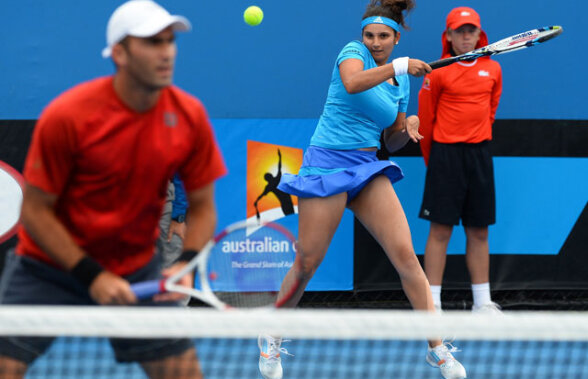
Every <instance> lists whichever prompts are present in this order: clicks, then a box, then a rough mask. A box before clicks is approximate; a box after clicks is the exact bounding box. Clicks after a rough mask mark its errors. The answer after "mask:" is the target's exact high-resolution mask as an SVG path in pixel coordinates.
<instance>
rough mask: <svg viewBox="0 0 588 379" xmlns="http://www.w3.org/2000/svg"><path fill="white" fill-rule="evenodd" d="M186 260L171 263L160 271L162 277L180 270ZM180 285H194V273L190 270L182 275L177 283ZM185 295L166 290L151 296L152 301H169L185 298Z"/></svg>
mask: <svg viewBox="0 0 588 379" xmlns="http://www.w3.org/2000/svg"><path fill="white" fill-rule="evenodd" d="M186 264H187V262H177V263H174V264H173V265H171V266H170V267H168V268H166V269H165V270H163V271H162V272H161V274H162V275H163V277H165V278H169V277H170V276H172V275H174V274H175V273H176V272H178V271H180V270H181V269H182V268H184V266H185V265H186ZM177 284H178V285H180V286H183V287H188V288H192V287H194V273H193V272H192V271H190V272H189V273H187V274H186V275H184V276H183V277H182V278H181V279H180V280H179V281H178V283H177ZM186 296H187V295H184V294H181V293H177V292H168V293H162V294H159V295H155V296H153V301H158V302H159V301H170V302H177V301H183V300H185V299H186Z"/></svg>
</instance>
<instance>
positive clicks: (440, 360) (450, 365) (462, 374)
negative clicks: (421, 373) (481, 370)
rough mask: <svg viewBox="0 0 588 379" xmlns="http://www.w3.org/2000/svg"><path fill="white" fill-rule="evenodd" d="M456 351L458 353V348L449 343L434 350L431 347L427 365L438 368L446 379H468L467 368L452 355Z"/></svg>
mask: <svg viewBox="0 0 588 379" xmlns="http://www.w3.org/2000/svg"><path fill="white" fill-rule="evenodd" d="M448 346H449V347H450V348H448ZM456 351H458V350H457V348H456V347H454V346H453V345H451V344H450V343H448V342H444V343H442V344H441V345H439V346H435V347H434V348H431V347H429V348H428V349H427V358H426V359H427V363H428V364H430V365H431V366H433V367H438V368H439V369H440V370H441V375H443V377H444V378H445V379H464V378H466V377H467V376H466V370H465V368H464V367H463V366H462V364H461V363H459V362H458V360H457V359H455V358H454V357H453V355H452V354H451V353H453V352H456Z"/></svg>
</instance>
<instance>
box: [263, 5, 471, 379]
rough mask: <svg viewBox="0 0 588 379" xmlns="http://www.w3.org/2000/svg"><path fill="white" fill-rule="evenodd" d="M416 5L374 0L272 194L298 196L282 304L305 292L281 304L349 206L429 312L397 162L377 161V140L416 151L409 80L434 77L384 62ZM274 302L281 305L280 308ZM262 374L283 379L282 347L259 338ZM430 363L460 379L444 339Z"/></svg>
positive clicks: (415, 301) (433, 347) (418, 66)
mask: <svg viewBox="0 0 588 379" xmlns="http://www.w3.org/2000/svg"><path fill="white" fill-rule="evenodd" d="M413 7H414V1H413V0H372V1H371V3H370V4H369V5H368V7H367V10H366V12H365V14H364V16H363V21H362V23H361V28H362V41H361V42H360V41H352V42H350V43H348V44H347V45H346V46H345V47H344V48H343V50H342V51H341V52H340V53H339V56H338V57H337V60H336V64H335V68H334V70H333V74H332V78H331V85H330V88H329V92H328V96H327V101H326V104H325V107H324V110H323V113H322V115H321V117H320V119H319V122H318V125H317V127H316V130H315V132H314V135H313V136H312V138H311V140H310V146H309V147H308V148H307V150H306V151H305V154H304V159H303V163H302V167H301V168H300V171H299V174H298V175H289V174H283V176H282V180H281V182H280V184H279V186H278V188H279V189H280V190H282V191H284V192H286V193H290V194H292V195H296V196H298V197H299V200H298V201H299V202H298V211H299V236H298V237H299V245H298V251H299V252H300V254H298V255H297V258H296V262H295V264H294V265H293V267H292V268H291V269H290V271H289V272H288V274H287V275H286V277H285V279H284V282H283V283H282V289H281V292H280V296H285V295H286V294H288V293H289V288H291V287H292V285H293V283H297V282H300V283H302V285H301V286H300V287H299V289H298V290H297V293H296V294H295V295H294V296H293V297H292V298H291V299H289V300H287V301H286V302H285V305H287V306H291V307H294V306H296V304H297V303H298V301H299V300H300V298H301V297H302V294H303V292H304V288H305V286H306V284H307V283H308V281H309V280H310V279H311V278H312V276H313V274H314V273H315V271H316V269H317V268H318V266H319V265H320V263H321V261H322V260H323V258H324V256H325V254H326V252H327V248H328V246H329V243H330V241H331V239H332V237H333V235H334V233H335V230H336V229H337V227H338V225H339V222H340V220H341V217H342V215H343V211H344V210H345V207H347V208H349V209H351V210H352V211H353V212H354V214H355V216H356V217H357V218H358V219H359V220H360V221H361V222H362V224H363V225H364V226H365V227H366V228H367V230H369V232H370V233H371V234H372V236H373V237H374V238H375V239H376V240H377V241H378V242H379V243H380V245H381V246H382V248H383V249H384V251H385V252H386V254H387V256H388V258H389V259H390V261H391V262H392V264H393V265H394V267H395V269H396V270H397V271H398V274H399V275H400V278H401V281H402V286H403V289H404V291H405V293H406V295H407V297H408V299H409V300H410V302H411V304H412V306H413V308H414V309H418V310H427V311H430V312H435V308H434V304H433V298H432V295H431V290H430V288H429V282H428V281H427V278H426V276H425V274H424V272H423V269H422V268H421V265H420V263H419V261H418V259H417V257H416V255H415V252H414V249H413V246H412V241H411V234H410V229H409V226H408V222H407V220H406V216H405V215H404V211H403V209H402V206H401V204H400V201H399V200H398V197H397V196H396V193H395V191H394V188H393V187H392V184H393V183H395V182H396V181H398V180H400V179H401V178H402V177H403V174H402V171H401V169H400V168H399V167H398V166H397V165H396V164H395V163H393V162H390V161H380V160H378V159H377V158H376V151H377V149H378V148H379V147H380V136H381V134H382V132H384V133H385V134H384V137H385V139H388V138H389V137H390V138H391V139H394V135H395V134H396V133H408V135H409V137H410V138H411V139H412V140H413V141H415V142H417V141H418V140H419V139H421V138H422V136H421V135H420V134H419V133H418V125H419V121H418V118H417V117H416V116H411V117H408V118H407V117H406V110H407V106H408V100H409V90H410V86H409V77H408V75H407V74H410V75H412V76H415V77H420V76H423V75H425V74H426V73H429V72H431V67H430V66H429V65H428V64H426V63H425V62H423V61H420V60H417V59H410V58H408V57H403V58H396V59H394V60H392V61H391V62H390V63H388V60H389V58H390V57H391V55H392V52H393V50H394V47H395V45H397V44H398V42H399V41H400V28H401V26H402V27H404V26H405V24H404V13H406V12H408V11H410V10H411V9H412V8H413ZM278 301H279V300H278ZM259 345H260V349H261V356H260V362H259V368H260V371H261V373H262V375H263V376H264V378H266V379H268V378H271V379H275V378H282V366H281V361H280V356H279V353H280V352H284V349H283V348H281V347H280V345H281V339H280V338H273V337H270V336H260V338H259ZM426 360H427V362H429V363H430V364H433V365H435V366H437V367H439V368H440V369H441V373H442V375H443V376H444V377H445V378H452V379H453V378H465V376H466V374H465V369H464V367H463V366H462V365H461V364H460V363H459V362H458V361H457V360H455V358H454V357H453V356H452V354H451V351H450V349H448V348H447V345H445V344H443V343H442V341H441V340H432V341H429V349H428V354H427V359H426Z"/></svg>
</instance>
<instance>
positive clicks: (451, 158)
mask: <svg viewBox="0 0 588 379" xmlns="http://www.w3.org/2000/svg"><path fill="white" fill-rule="evenodd" d="M419 217H420V218H424V219H426V220H429V221H431V222H436V223H438V224H444V225H459V221H460V219H461V221H462V223H463V225H464V226H472V227H485V226H488V225H492V224H494V223H495V222H496V196H495V189H494V166H493V164H492V155H491V153H490V146H489V142H488V141H485V142H481V143H474V144H471V143H455V144H444V143H438V142H433V146H432V147H431V156H430V157H429V165H428V167H427V177H426V181H425V193H424V195H423V203H422V205H421V211H420V213H419Z"/></svg>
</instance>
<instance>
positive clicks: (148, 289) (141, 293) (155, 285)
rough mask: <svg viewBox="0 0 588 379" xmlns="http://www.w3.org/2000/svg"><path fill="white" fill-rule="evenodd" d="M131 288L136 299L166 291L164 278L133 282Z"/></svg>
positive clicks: (147, 297) (146, 297)
mask: <svg viewBox="0 0 588 379" xmlns="http://www.w3.org/2000/svg"><path fill="white" fill-rule="evenodd" d="M131 290H133V292H134V293H135V296H137V298H138V299H141V300H142V299H149V298H151V297H153V295H157V294H158V293H164V292H166V291H165V280H148V281H145V282H138V283H134V284H131Z"/></svg>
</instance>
